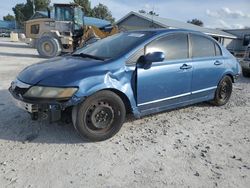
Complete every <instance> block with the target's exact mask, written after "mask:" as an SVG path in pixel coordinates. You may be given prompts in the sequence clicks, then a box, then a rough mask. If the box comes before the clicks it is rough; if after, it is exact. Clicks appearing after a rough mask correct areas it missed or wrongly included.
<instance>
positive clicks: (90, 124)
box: [72, 91, 126, 141]
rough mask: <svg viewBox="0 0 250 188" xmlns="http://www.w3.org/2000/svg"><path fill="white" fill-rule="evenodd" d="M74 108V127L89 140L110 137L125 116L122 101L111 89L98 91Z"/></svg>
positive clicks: (118, 127)
mask: <svg viewBox="0 0 250 188" xmlns="http://www.w3.org/2000/svg"><path fill="white" fill-rule="evenodd" d="M76 108H77V109H73V113H75V114H72V118H73V123H74V127H75V129H76V130H77V131H78V132H79V133H80V135H81V136H83V137H85V138H87V139H89V140H91V141H102V140H106V139H109V138H111V137H112V136H113V135H115V134H116V133H117V132H118V131H119V130H120V128H121V126H122V124H123V122H124V120H125V116H126V109H125V105H124V103H123V101H122V100H121V98H120V97H119V96H118V95H116V94H115V93H113V92H111V91H100V92H98V93H96V94H94V95H92V96H90V97H88V98H87V99H86V100H85V101H84V102H83V103H82V104H80V105H79V106H78V107H76Z"/></svg>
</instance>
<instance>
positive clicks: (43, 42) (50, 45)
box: [37, 36, 62, 58]
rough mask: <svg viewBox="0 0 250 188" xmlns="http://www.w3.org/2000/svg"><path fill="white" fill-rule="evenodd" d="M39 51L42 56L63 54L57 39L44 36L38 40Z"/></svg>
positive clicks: (49, 56) (48, 56)
mask: <svg viewBox="0 0 250 188" xmlns="http://www.w3.org/2000/svg"><path fill="white" fill-rule="evenodd" d="M37 51H38V53H39V55H40V56H41V57H45V58H51V57H56V56H58V55H60V54H61V51H62V49H61V47H60V44H59V42H58V40H57V39H55V38H53V37H50V36H43V37H42V38H40V39H39V40H38V42H37Z"/></svg>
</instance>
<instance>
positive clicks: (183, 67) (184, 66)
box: [180, 64, 192, 69]
mask: <svg viewBox="0 0 250 188" xmlns="http://www.w3.org/2000/svg"><path fill="white" fill-rule="evenodd" d="M191 68H192V66H191V65H187V64H183V65H182V66H181V67H180V69H191Z"/></svg>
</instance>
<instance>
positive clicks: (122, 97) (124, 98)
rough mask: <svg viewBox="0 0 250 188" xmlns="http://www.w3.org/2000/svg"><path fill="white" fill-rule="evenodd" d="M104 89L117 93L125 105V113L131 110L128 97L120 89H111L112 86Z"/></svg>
mask: <svg viewBox="0 0 250 188" xmlns="http://www.w3.org/2000/svg"><path fill="white" fill-rule="evenodd" d="M104 90H109V91H112V92H114V93H115V94H117V95H118V96H119V97H120V98H121V99H122V101H123V103H124V105H125V107H126V112H127V113H131V112H132V108H131V104H130V101H129V99H128V97H127V96H126V95H125V94H124V93H123V92H121V91H119V90H117V89H112V88H108V89H104Z"/></svg>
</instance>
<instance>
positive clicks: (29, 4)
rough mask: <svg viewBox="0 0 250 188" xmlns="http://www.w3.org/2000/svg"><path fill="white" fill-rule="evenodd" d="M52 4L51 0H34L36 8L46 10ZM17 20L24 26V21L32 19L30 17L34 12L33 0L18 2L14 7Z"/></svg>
mask: <svg viewBox="0 0 250 188" xmlns="http://www.w3.org/2000/svg"><path fill="white" fill-rule="evenodd" d="M49 4H50V0H34V5H35V7H34V8H35V10H36V11H38V10H45V9H47V7H48V6H49ZM12 10H13V12H14V14H15V18H16V22H17V24H18V25H19V26H21V27H22V26H23V23H24V21H27V20H28V19H30V17H31V16H32V15H33V14H34V11H33V1H32V0H26V3H25V4H24V3H19V4H16V6H15V7H13V8H12Z"/></svg>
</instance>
